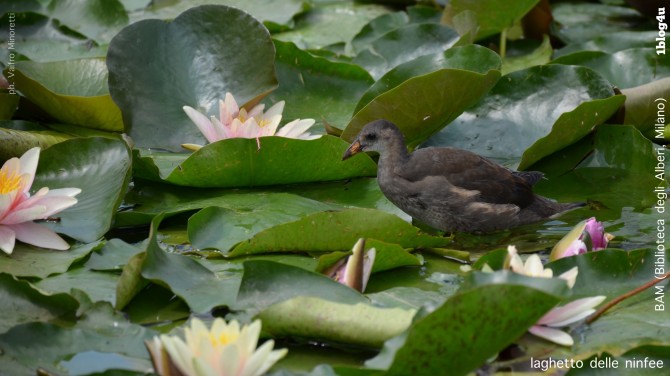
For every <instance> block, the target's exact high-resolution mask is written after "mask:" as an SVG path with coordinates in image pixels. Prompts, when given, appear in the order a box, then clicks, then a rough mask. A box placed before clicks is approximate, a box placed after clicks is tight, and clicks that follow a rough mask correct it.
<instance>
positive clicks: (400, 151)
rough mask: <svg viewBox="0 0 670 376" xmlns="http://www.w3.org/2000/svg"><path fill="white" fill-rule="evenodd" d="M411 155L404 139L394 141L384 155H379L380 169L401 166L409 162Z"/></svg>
mask: <svg viewBox="0 0 670 376" xmlns="http://www.w3.org/2000/svg"><path fill="white" fill-rule="evenodd" d="M408 159H409V154H408V153H407V147H406V146H405V142H404V141H403V140H402V139H399V140H394V142H393V143H392V144H390V145H388V148H386V150H385V152H384V153H381V154H380V155H379V168H382V167H383V166H401V165H403V164H405V162H407V160H408Z"/></svg>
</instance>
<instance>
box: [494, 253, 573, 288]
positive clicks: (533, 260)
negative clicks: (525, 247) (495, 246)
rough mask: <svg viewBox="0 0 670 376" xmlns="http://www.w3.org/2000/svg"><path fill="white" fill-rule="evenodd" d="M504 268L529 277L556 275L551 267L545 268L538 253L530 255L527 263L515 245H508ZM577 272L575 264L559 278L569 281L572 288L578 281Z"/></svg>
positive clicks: (550, 276)
mask: <svg viewBox="0 0 670 376" xmlns="http://www.w3.org/2000/svg"><path fill="white" fill-rule="evenodd" d="M503 268H505V269H509V270H511V271H513V272H515V273H518V274H523V275H527V276H529V277H541V278H552V277H553V276H554V271H553V270H551V269H550V268H546V269H545V268H544V265H542V260H540V256H538V255H537V254H532V255H530V256H528V258H527V259H526V263H524V262H523V261H522V260H521V257H520V256H519V253H518V251H517V250H516V247H515V246H513V245H510V246H508V247H507V257H506V258H505V263H504V264H503ZM577 272H578V269H577V267H576V266H575V267H573V268H571V269H570V270H568V271H566V272H564V273H562V274H561V275H559V276H558V278H561V279H564V280H565V281H566V282H567V283H568V287H570V288H572V286H574V285H575V282H576V281H577Z"/></svg>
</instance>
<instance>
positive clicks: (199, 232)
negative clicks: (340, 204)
mask: <svg viewBox="0 0 670 376" xmlns="http://www.w3.org/2000/svg"><path fill="white" fill-rule="evenodd" d="M268 199H269V200H268V202H267V204H266V205H259V206H256V207H254V208H253V209H250V210H248V209H246V208H244V209H243V210H235V209H229V208H222V207H215V206H210V207H207V208H205V209H202V210H200V211H199V212H198V213H196V214H194V215H193V216H192V217H191V218H189V220H188V238H189V241H190V242H191V244H193V246H194V247H196V248H199V249H205V248H214V249H218V250H221V251H224V252H225V251H228V250H229V249H230V248H231V247H232V246H234V245H235V244H237V243H239V242H241V241H243V240H247V239H249V238H251V237H252V236H254V235H255V234H256V233H258V232H259V231H262V230H265V229H267V228H270V227H272V226H275V225H278V224H281V223H286V222H292V221H295V220H297V219H300V218H301V217H304V216H305V215H308V214H313V213H316V212H319V211H323V210H327V209H328V208H329V206H328V205H323V204H321V203H319V202H317V201H311V200H306V199H303V198H302V197H299V196H292V195H285V194H284V195H282V194H277V195H273V196H270V197H268ZM277 199H279V200H277Z"/></svg>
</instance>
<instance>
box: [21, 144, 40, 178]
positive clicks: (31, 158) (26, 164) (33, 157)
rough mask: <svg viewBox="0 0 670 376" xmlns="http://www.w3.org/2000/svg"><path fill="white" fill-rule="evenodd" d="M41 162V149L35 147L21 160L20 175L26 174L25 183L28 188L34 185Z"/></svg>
mask: <svg viewBox="0 0 670 376" xmlns="http://www.w3.org/2000/svg"><path fill="white" fill-rule="evenodd" d="M39 160H40V148H39V147H34V148H32V149H30V150H28V151H27V152H25V153H23V155H22V156H21V158H20V163H21V168H20V170H19V171H20V172H19V173H20V174H21V175H23V174H26V176H27V180H26V181H25V182H24V183H25V185H26V188H28V187H30V186H32V185H33V179H34V178H35V171H37V162H38V161H39Z"/></svg>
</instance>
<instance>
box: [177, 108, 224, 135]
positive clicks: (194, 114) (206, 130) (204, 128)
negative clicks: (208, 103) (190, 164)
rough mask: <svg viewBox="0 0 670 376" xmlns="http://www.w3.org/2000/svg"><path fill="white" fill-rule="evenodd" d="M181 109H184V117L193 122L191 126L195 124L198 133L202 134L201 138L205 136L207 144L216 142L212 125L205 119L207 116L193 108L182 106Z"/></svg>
mask: <svg viewBox="0 0 670 376" xmlns="http://www.w3.org/2000/svg"><path fill="white" fill-rule="evenodd" d="M182 108H183V109H184V112H185V113H186V116H188V117H189V118H190V119H191V121H192V122H193V124H195V125H196V126H197V127H198V129H199V130H200V133H202V134H203V136H205V138H206V139H207V141H209V142H215V141H217V138H216V130H215V129H214V125H213V124H212V122H211V121H210V120H209V119H208V118H207V116H205V115H203V114H202V113H200V112H199V111H197V110H196V109H194V108H193V107H189V106H184V107H182Z"/></svg>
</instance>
